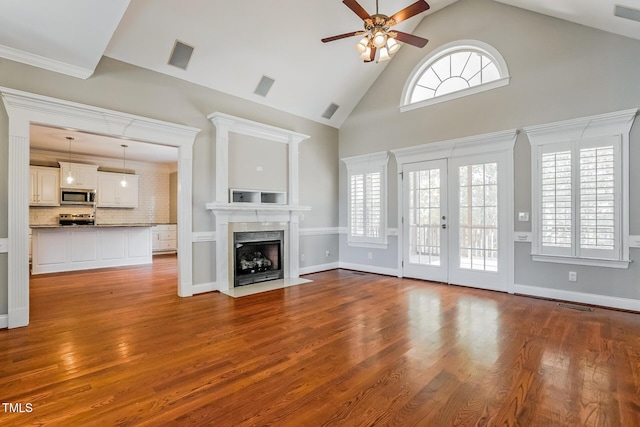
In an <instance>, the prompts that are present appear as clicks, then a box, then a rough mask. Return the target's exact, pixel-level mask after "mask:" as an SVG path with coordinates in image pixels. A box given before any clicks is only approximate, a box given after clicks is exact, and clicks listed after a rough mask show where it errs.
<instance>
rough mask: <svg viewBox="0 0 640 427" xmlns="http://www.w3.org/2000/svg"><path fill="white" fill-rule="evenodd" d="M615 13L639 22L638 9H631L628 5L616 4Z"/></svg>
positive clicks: (639, 14)
mask: <svg viewBox="0 0 640 427" xmlns="http://www.w3.org/2000/svg"><path fill="white" fill-rule="evenodd" d="M615 15H616V16H619V17H620V18H625V19H631V20H632V21H638V22H640V10H638V9H631V8H629V7H624V6H620V5H616V10H615Z"/></svg>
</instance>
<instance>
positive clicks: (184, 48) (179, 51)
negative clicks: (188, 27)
mask: <svg viewBox="0 0 640 427" xmlns="http://www.w3.org/2000/svg"><path fill="white" fill-rule="evenodd" d="M192 53H193V47H191V46H189V45H186V44H184V43H182V42H179V41H178V40H176V44H175V45H173V51H172V52H171V57H170V58H169V65H173V66H174V67H178V68H182V69H183V70H186V69H187V65H189V60H190V59H191V54H192Z"/></svg>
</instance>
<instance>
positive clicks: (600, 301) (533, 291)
mask: <svg viewBox="0 0 640 427" xmlns="http://www.w3.org/2000/svg"><path fill="white" fill-rule="evenodd" d="M514 292H515V293H516V294H522V295H529V296H535V297H542V298H551V299H556V300H562V301H572V302H579V303H583V304H591V305H599V306H603V307H611V308H619V309H622V310H632V311H638V312H640V300H636V299H631V298H620V297H611V296H607V295H598V294H587V293H582V292H573V291H565V290H561V289H551V288H542V287H539V286H530V285H518V284H516V285H515V286H514Z"/></svg>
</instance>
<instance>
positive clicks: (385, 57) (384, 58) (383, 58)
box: [378, 47, 391, 62]
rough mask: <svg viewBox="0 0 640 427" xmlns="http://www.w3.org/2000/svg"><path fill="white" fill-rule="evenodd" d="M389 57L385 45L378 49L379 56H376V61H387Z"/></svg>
mask: <svg viewBox="0 0 640 427" xmlns="http://www.w3.org/2000/svg"><path fill="white" fill-rule="evenodd" d="M390 59H391V57H390V56H389V50H388V49H387V48H386V47H383V48H382V49H380V56H379V57H378V62H382V61H388V60H390Z"/></svg>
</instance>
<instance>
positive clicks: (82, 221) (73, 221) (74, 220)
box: [58, 214, 96, 225]
mask: <svg viewBox="0 0 640 427" xmlns="http://www.w3.org/2000/svg"><path fill="white" fill-rule="evenodd" d="M95 222H96V219H95V215H94V214H60V215H59V216H58V223H59V224H60V225H94V224H95Z"/></svg>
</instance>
